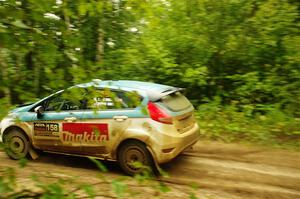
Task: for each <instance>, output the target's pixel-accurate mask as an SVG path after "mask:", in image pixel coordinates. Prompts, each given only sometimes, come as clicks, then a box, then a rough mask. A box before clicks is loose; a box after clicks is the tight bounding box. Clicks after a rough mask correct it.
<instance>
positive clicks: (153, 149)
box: [0, 80, 199, 175]
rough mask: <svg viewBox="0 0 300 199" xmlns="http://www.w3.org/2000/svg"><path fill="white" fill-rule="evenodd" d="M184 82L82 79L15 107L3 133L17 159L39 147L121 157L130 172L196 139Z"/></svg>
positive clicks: (1, 127) (167, 157)
mask: <svg viewBox="0 0 300 199" xmlns="http://www.w3.org/2000/svg"><path fill="white" fill-rule="evenodd" d="M181 90H182V89H180V88H176V87H172V86H166V85H161V84H154V83H147V82H139V81H101V80H94V81H93V82H90V83H85V84H79V85H76V86H73V87H71V88H68V89H65V90H62V91H59V92H57V93H55V94H52V95H50V96H48V97H46V98H44V99H42V100H40V101H38V102H36V103H33V104H26V105H21V106H19V107H18V108H16V109H14V110H12V111H11V112H10V113H9V114H8V115H7V117H5V118H4V119H3V120H2V121H1V124H0V139H1V140H2V141H3V142H4V144H5V146H6V147H5V148H6V153H7V155H8V156H9V157H10V158H12V159H20V158H23V157H25V156H27V155H31V157H33V156H36V153H35V151H36V149H38V150H42V151H47V152H55V153H63V154H70V155H72V154H73V155H81V156H92V157H95V158H99V159H106V160H113V161H118V162H119V164H120V166H121V168H122V169H123V170H124V172H125V173H127V174H129V175H134V174H136V173H138V172H140V171H141V167H137V166H136V165H137V164H134V162H140V163H142V164H144V165H146V166H153V165H157V164H161V163H165V162H168V161H170V160H172V159H173V158H175V157H176V156H177V155H178V154H180V153H181V152H182V151H183V150H184V149H186V148H188V147H190V146H192V145H193V144H195V143H196V142H197V140H198V138H199V127H198V124H197V122H196V121H195V118H194V115H193V111H194V108H193V106H192V104H191V103H190V102H189V100H188V99H187V98H186V97H185V96H184V95H183V94H182V93H181Z"/></svg>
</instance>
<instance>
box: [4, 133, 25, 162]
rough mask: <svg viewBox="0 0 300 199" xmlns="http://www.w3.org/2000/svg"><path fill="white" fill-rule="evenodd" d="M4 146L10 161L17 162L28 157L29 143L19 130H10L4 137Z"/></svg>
mask: <svg viewBox="0 0 300 199" xmlns="http://www.w3.org/2000/svg"><path fill="white" fill-rule="evenodd" d="M4 146H5V151H6V153H7V155H8V156H9V157H10V158H11V159H14V160H19V159H21V158H25V157H26V156H27V155H28V151H29V141H28V140H27V138H26V137H25V135H24V134H23V133H22V132H21V131H20V130H17V129H12V130H10V131H9V132H8V133H7V134H6V135H5V136H4Z"/></svg>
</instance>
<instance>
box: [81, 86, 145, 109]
mask: <svg viewBox="0 0 300 199" xmlns="http://www.w3.org/2000/svg"><path fill="white" fill-rule="evenodd" d="M89 97H90V99H89V100H88V103H87V109H98V110H105V109H131V108H136V107H137V106H139V105H140V104H141V101H142V98H141V97H140V96H139V95H138V94H137V93H136V92H123V91H115V90H109V89H104V90H94V91H93V92H92V93H90V95H89Z"/></svg>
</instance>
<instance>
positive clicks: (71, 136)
mask: <svg viewBox="0 0 300 199" xmlns="http://www.w3.org/2000/svg"><path fill="white" fill-rule="evenodd" d="M62 130H63V132H62V140H63V142H80V143H101V142H103V141H107V140H109V137H108V124H95V123H63V125H62Z"/></svg>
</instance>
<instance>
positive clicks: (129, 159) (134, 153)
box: [118, 141, 153, 175]
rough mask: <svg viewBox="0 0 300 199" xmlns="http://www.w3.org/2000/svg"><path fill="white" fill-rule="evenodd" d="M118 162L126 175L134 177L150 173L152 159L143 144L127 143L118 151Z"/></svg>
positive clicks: (136, 142) (137, 142)
mask: <svg viewBox="0 0 300 199" xmlns="http://www.w3.org/2000/svg"><path fill="white" fill-rule="evenodd" d="M118 162H119V164H120V166H121V168H122V169H123V171H124V172H125V173H126V174H128V175H135V174H138V173H141V172H143V171H151V170H152V167H153V159H152V156H151V154H150V152H149V151H148V149H147V147H146V146H145V144H144V143H141V142H139V141H129V142H126V143H124V144H122V145H121V146H120V147H119V149H118Z"/></svg>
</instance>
